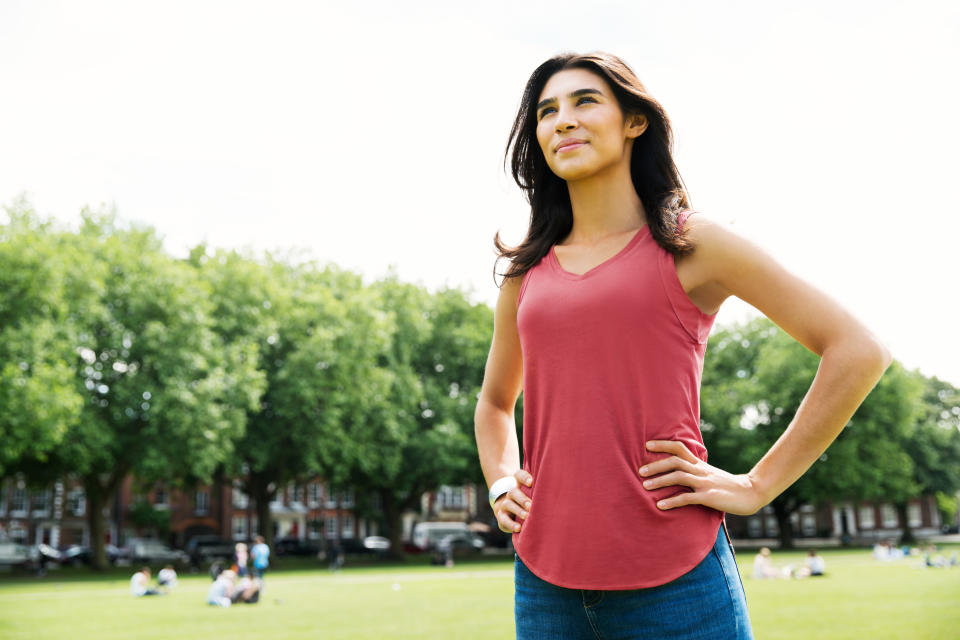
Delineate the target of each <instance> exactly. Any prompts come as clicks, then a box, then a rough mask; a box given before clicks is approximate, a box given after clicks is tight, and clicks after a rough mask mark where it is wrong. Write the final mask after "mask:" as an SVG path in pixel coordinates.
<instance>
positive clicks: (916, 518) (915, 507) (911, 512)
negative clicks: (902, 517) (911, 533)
mask: <svg viewBox="0 0 960 640" xmlns="http://www.w3.org/2000/svg"><path fill="white" fill-rule="evenodd" d="M907 522H909V523H910V526H911V527H919V526H921V525H922V524H923V514H922V513H921V511H920V503H919V502H911V503H910V504H908V505H907Z"/></svg>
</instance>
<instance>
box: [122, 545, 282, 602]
mask: <svg viewBox="0 0 960 640" xmlns="http://www.w3.org/2000/svg"><path fill="white" fill-rule="evenodd" d="M251 564H252V571H251V568H250V567H249V565H251ZM269 566H270V547H269V546H267V544H266V542H265V541H264V539H263V536H257V538H256V544H254V545H253V547H252V548H250V549H249V550H248V549H247V545H246V544H244V543H243V542H238V543H237V545H236V547H234V554H233V558H232V560H231V563H230V566H229V567H224V566H223V564H221V563H219V562H215V563H214V564H213V566H211V567H210V577H211V578H212V579H213V584H212V585H210V589H209V590H208V591H207V600H206V601H207V604H210V605H214V606H217V607H229V606H230V605H232V604H236V603H244V604H255V603H257V602H259V601H260V593H261V592H262V591H263V576H264V574H265V573H266V571H267V567H269ZM150 579H151V572H150V567H143V568H141V569H140V570H139V571H137V572H136V573H134V574H133V576H131V578H130V593H131V594H132V595H133V596H134V597H138V598H139V597H142V596H155V595H164V594H166V593H169V591H170V590H171V589H173V588H174V587H175V586H176V585H177V572H176V571H175V570H174V568H173V567H172V566H170V565H167V566H166V567H164V568H163V569H161V570H160V572H159V574H158V575H157V586H156V587H151V586H150Z"/></svg>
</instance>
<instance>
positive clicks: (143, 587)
mask: <svg viewBox="0 0 960 640" xmlns="http://www.w3.org/2000/svg"><path fill="white" fill-rule="evenodd" d="M130 593H131V594H132V595H133V596H134V597H135V598H139V597H140V596H158V595H160V592H159V591H157V590H156V589H151V588H150V567H143V568H142V569H140V571H137V572H136V573H135V574H133V576H131V577H130Z"/></svg>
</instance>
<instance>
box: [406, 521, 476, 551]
mask: <svg viewBox="0 0 960 640" xmlns="http://www.w3.org/2000/svg"><path fill="white" fill-rule="evenodd" d="M449 535H460V536H463V537H465V538H467V539H468V540H471V539H473V538H476V539H479V536H477V535H476V534H475V533H473V532H472V531H470V529H469V528H468V527H467V523H466V522H418V523H417V524H416V525H414V527H413V534H412V536H411V538H412V539H411V542H412V543H413V545H414V546H415V547H417V548H418V549H420V550H421V551H435V550H436V549H437V544H438V543H439V542H440V540H442V539H443V538H444V537H446V536H449ZM471 544H474V543H471ZM480 548H483V542H482V540H481V544H480Z"/></svg>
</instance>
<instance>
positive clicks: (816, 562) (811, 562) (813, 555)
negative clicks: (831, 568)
mask: <svg viewBox="0 0 960 640" xmlns="http://www.w3.org/2000/svg"><path fill="white" fill-rule="evenodd" d="M826 570H827V563H826V561H825V560H824V559H823V556H821V555H819V554H817V552H816V551H814V550H813V549H810V551H808V552H807V557H806V558H805V559H804V561H803V564H802V565H800V566H797V565H794V564H788V565H786V566H784V567H781V568H779V569H778V568H777V567H775V566H774V565H773V560H772V559H771V557H770V549H769V548H768V547H763V548H761V549H760V551H758V552H757V555H756V556H754V558H753V577H754V578H757V579H760V580H769V579H776V578H797V579H802V578H810V577H819V576H822V575H824V574H825V573H826Z"/></svg>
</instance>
